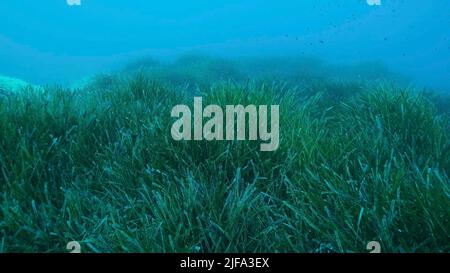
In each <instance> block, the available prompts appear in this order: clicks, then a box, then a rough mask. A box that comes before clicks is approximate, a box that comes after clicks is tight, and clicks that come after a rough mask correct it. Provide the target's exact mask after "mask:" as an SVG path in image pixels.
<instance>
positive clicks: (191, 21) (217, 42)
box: [0, 0, 450, 90]
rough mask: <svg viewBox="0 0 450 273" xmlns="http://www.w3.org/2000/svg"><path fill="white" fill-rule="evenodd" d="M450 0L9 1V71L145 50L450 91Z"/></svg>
mask: <svg viewBox="0 0 450 273" xmlns="http://www.w3.org/2000/svg"><path fill="white" fill-rule="evenodd" d="M449 39H450V1H449V0H429V1H425V0H381V5H380V6H371V5H368V3H367V0H340V1H339V0H310V1H306V0H277V1H274V0H264V1H263V0H226V1H225V0H214V1H213V0H192V1H187V0H184V1H175V0H172V1H148V0H133V1H125V0H81V5H80V6H69V5H68V4H67V3H66V0H52V1H48V0H41V1H30V0H2V1H1V3H0V74H4V75H8V76H11V77H18V78H22V79H25V80H28V81H31V82H35V83H55V82H56V83H67V82H70V81H73V80H75V79H77V78H80V77H82V76H84V75H88V74H91V73H96V72H100V71H105V70H107V69H110V68H112V67H114V66H117V65H118V64H120V63H121V62H123V61H125V60H127V59H130V58H134V57H136V56H140V55H153V56H156V57H167V58H170V57H172V56H175V55H176V54H179V53H183V52H189V51H199V52H205V53H209V54H217V55H223V56H229V57H235V58H236V57H240V56H259V55H267V56H273V55H277V56H279V55H300V54H302V55H312V56H317V57H320V58H323V59H324V60H325V61H328V62H333V63H354V62H361V61H381V62H383V63H385V64H386V65H387V66H388V67H389V68H391V69H394V70H396V71H398V72H401V73H404V74H406V75H408V76H410V77H411V78H413V79H414V80H415V81H416V83H418V84H420V85H424V86H429V87H435V88H443V89H447V90H450V82H449V79H450V40H449Z"/></svg>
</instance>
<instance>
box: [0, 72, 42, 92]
mask: <svg viewBox="0 0 450 273" xmlns="http://www.w3.org/2000/svg"><path fill="white" fill-rule="evenodd" d="M30 86H31V87H35V86H33V85H32V84H30V83H28V82H26V81H23V80H21V79H17V78H11V77H7V76H4V75H0V94H2V93H11V92H12V93H16V92H19V91H21V90H22V89H24V88H26V87H30Z"/></svg>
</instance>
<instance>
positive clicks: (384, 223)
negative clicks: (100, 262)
mask: <svg viewBox="0 0 450 273" xmlns="http://www.w3.org/2000/svg"><path fill="white" fill-rule="evenodd" d="M193 96H202V97H203V100H204V103H205V104H207V103H214V104H218V105H226V104H233V105H237V104H242V105H247V104H255V105H260V104H265V105H273V104H278V105H279V106H280V146H279V148H278V149H277V150H276V151H273V152H262V151H260V149H259V142H258V141H174V140H173V139H172V137H171V135H170V128H171V126H172V123H173V121H174V119H173V118H172V117H171V116H170V111H171V109H172V107H173V106H175V105H177V104H187V105H189V104H192V98H193ZM449 106H450V100H449V98H448V96H447V97H446V96H445V95H439V94H437V93H436V92H434V91H432V90H423V89H419V88H415V87H414V86H412V85H410V84H408V83H407V82H406V80H405V79H403V78H402V77H401V76H399V75H395V74H394V73H391V72H389V71H387V70H385V69H384V68H383V67H382V66H381V65H376V64H366V65H364V66H345V67H344V66H342V67H338V66H331V65H326V64H324V63H322V62H320V61H318V60H315V59H309V58H299V59H292V58H290V59H289V60H288V59H285V60H283V59H276V58H272V59H270V58H266V59H248V60H240V61H232V60H224V59H219V58H213V57H206V56H184V57H180V58H179V59H178V60H177V61H175V62H173V63H171V64H161V63H159V62H157V61H154V60H152V59H142V60H139V61H136V62H133V63H130V64H129V65H128V66H126V67H125V68H124V69H121V70H119V71H116V72H114V73H110V74H102V75H97V76H94V77H91V78H89V79H85V80H83V81H80V83H79V84H77V85H75V86H72V87H70V88H68V87H59V86H39V87H36V86H22V87H21V88H20V90H19V89H15V90H14V91H11V90H9V89H8V87H7V86H6V85H5V86H3V87H2V92H0V252H67V250H66V244H67V243H68V242H69V241H78V242H79V243H80V244H81V247H82V251H83V252H208V253H209V252H368V250H366V245H367V243H368V242H370V241H379V242H380V244H381V248H382V251H383V252H449V251H450V223H449V220H450V180H449V172H450V130H449V119H448V113H449V112H448V109H449Z"/></svg>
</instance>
